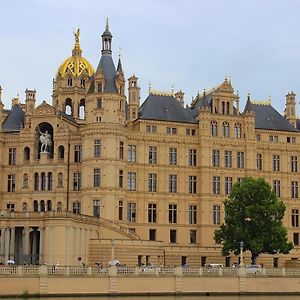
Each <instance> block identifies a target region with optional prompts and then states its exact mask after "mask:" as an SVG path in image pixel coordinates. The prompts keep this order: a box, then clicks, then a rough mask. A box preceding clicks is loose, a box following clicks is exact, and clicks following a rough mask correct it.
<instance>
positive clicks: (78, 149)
mask: <svg viewBox="0 0 300 300" xmlns="http://www.w3.org/2000/svg"><path fill="white" fill-rule="evenodd" d="M81 150H82V146H81V145H75V146H74V162H76V163H79V162H81V160H82V153H81V152H82V151H81Z"/></svg>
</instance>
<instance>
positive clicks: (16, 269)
mask: <svg viewBox="0 0 300 300" xmlns="http://www.w3.org/2000/svg"><path fill="white" fill-rule="evenodd" d="M10 276H11V277H15V276H18V277H20V276H22V277H33V276H36V277H38V276H50V277H54V276H64V277H68V276H70V277H74V276H75V277H77V276H93V277H97V276H101V277H105V276H110V277H111V276H120V277H122V276H123V277H135V276H162V277H173V276H182V277H300V268H270V269H269V268H262V269H261V270H260V271H259V272H256V273H248V272H247V268H207V267H203V268H186V267H170V268H169V267H153V266H152V267H127V266H119V267H115V266H113V267H106V266H58V265H48V266H46V265H42V266H32V265H24V266H23V265H20V266H17V265H12V266H7V265H2V266H1V265H0V277H10Z"/></svg>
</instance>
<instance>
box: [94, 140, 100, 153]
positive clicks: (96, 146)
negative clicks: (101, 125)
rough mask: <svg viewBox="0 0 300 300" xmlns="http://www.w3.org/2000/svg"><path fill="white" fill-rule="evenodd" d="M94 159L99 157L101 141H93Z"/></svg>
mask: <svg viewBox="0 0 300 300" xmlns="http://www.w3.org/2000/svg"><path fill="white" fill-rule="evenodd" d="M94 157H101V140H94Z"/></svg>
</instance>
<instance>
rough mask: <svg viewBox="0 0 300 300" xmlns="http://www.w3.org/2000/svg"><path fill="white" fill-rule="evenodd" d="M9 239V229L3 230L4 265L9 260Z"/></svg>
mask: <svg viewBox="0 0 300 300" xmlns="http://www.w3.org/2000/svg"><path fill="white" fill-rule="evenodd" d="M9 238H10V231H9V228H6V229H5V242H4V244H5V248H4V249H5V250H4V263H6V262H7V261H8V258H9Z"/></svg>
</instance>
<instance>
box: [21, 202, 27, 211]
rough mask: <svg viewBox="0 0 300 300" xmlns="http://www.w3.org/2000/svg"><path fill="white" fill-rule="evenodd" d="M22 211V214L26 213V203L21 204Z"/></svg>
mask: <svg viewBox="0 0 300 300" xmlns="http://www.w3.org/2000/svg"><path fill="white" fill-rule="evenodd" d="M22 211H23V212H26V211H27V203H26V202H23V203H22Z"/></svg>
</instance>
